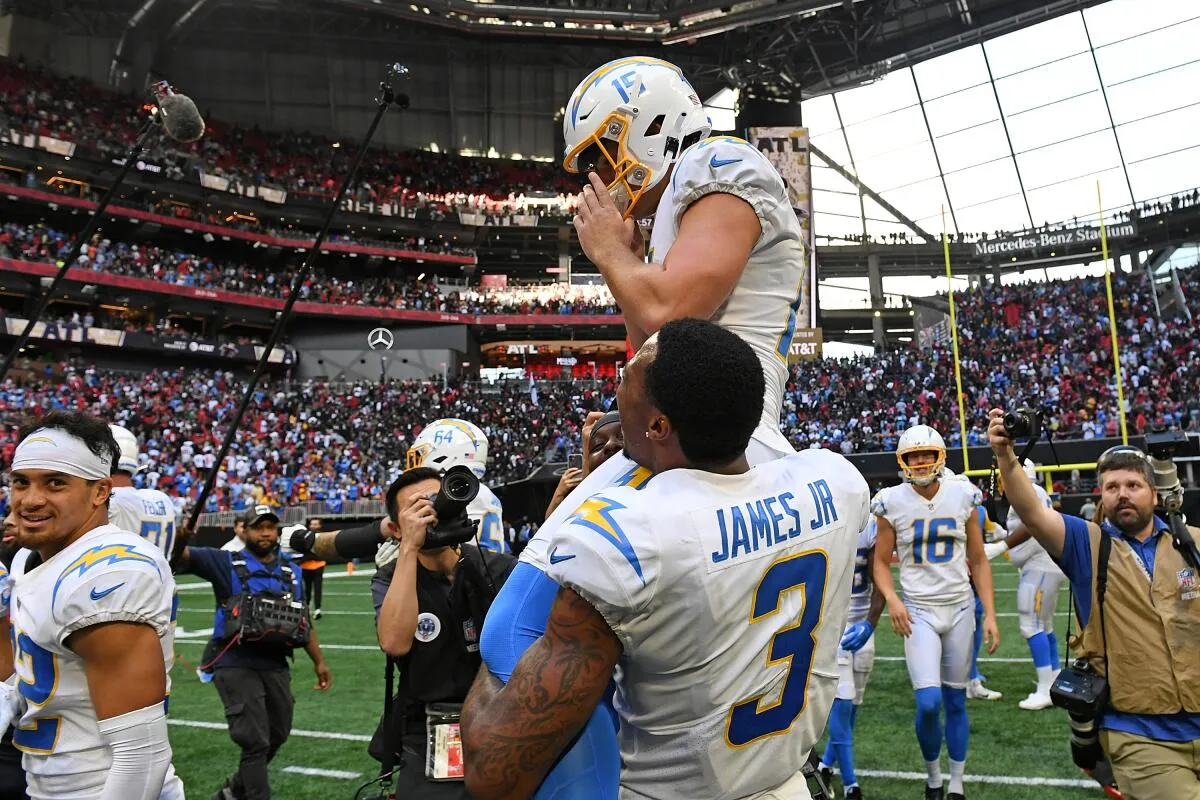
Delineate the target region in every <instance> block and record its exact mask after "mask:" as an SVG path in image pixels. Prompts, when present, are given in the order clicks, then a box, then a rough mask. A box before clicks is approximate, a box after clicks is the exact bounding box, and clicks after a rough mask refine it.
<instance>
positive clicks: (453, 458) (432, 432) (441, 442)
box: [404, 419, 488, 479]
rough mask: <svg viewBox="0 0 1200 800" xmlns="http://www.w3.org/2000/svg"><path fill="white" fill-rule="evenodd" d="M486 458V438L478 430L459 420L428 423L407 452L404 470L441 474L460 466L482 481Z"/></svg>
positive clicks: (474, 426)
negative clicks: (418, 468) (419, 468)
mask: <svg viewBox="0 0 1200 800" xmlns="http://www.w3.org/2000/svg"><path fill="white" fill-rule="evenodd" d="M487 456H488V442H487V437H486V436H485V435H484V433H483V431H482V430H480V428H479V426H477V425H472V424H471V423H470V422H467V421H466V420H462V419H439V420H437V421H436V422H431V423H429V425H427V426H426V427H425V430H423V431H421V435H420V436H418V437H417V440H416V441H415V442H413V445H412V447H410V448H408V455H407V456H405V464H404V468H405V469H415V468H416V467H432V468H433V469H436V470H437V471H438V472H445V471H446V470H448V469H450V468H451V467H453V466H457V465H459V464H463V465H465V466H468V467H470V468H471V471H472V472H474V473H475V477H477V478H481V479H482V478H483V473H484V470H485V469H487Z"/></svg>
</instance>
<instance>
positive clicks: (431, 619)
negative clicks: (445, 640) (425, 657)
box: [416, 611, 442, 642]
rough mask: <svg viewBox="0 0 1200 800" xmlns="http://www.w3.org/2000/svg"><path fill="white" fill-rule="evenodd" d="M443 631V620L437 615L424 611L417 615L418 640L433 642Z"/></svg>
mask: <svg viewBox="0 0 1200 800" xmlns="http://www.w3.org/2000/svg"><path fill="white" fill-rule="evenodd" d="M441 632H442V621H441V620H440V619H438V618H437V616H436V615H434V614H430V613H429V612H428V611H423V612H421V613H420V614H419V615H417V633H416V637H417V641H418V642H432V641H433V640H434V639H436V638H437V637H438V634H439V633H441Z"/></svg>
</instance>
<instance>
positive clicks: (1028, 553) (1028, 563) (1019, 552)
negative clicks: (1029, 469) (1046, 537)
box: [1006, 483, 1062, 574]
mask: <svg viewBox="0 0 1200 800" xmlns="http://www.w3.org/2000/svg"><path fill="white" fill-rule="evenodd" d="M1033 490H1034V492H1036V493H1037V496H1038V500H1041V501H1042V505H1044V506H1045V507H1046V508H1054V501H1052V500H1051V499H1050V495H1049V494H1047V492H1046V490H1045V489H1043V488H1042V487H1041V486H1038V485H1037V484H1036V483H1035V484H1034V485H1033ZM1006 523H1007V527H1008V529H1009V531H1015V530H1016V529H1017V526H1018V525H1021V524H1022V522H1021V518H1020V517H1018V516H1017V512H1016V511H1015V510H1013V509H1012V508H1009V509H1008V519H1007V520H1006ZM1008 557H1009V558H1011V559H1012V563H1013V566H1015V567H1017V568H1018V569H1024V568H1025V567H1029V568H1030V569H1038V570H1042V571H1044V572H1058V573H1060V574H1061V572H1062V570H1060V569H1059V568H1058V565H1057V564H1055V563H1054V559H1052V558H1050V554H1049V553H1047V552H1046V548H1044V547H1042V546H1041V544H1039V543H1038V540H1037V539H1034V538H1033V537H1032V536H1031V537H1030V538H1029V539H1027V540H1026V541H1024V542H1021V543H1020V544H1019V545H1017V546H1016V547H1013V548H1010V549H1009V551H1008Z"/></svg>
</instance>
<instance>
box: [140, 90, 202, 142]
mask: <svg viewBox="0 0 1200 800" xmlns="http://www.w3.org/2000/svg"><path fill="white" fill-rule="evenodd" d="M150 92H151V94H153V95H154V100H155V102H157V103H158V111H159V116H160V117H161V119H162V126H163V131H165V132H166V134H167V136H170V137H171V138H172V139H174V140H175V141H177V142H181V143H183V144H189V143H191V142H195V141H198V140H199V139H200V137H202V136H204V118H203V117H201V116H200V110H199V109H198V108H196V104H195V103H194V102H193V101H192V98H190V97H188V96H187V95H186V94H179V93H178V92H176V91H175V89H174V87H172V86H171V84H169V83H167V82H166V81H159V82H158V83H156V84H154V85H153V86H152V87H150Z"/></svg>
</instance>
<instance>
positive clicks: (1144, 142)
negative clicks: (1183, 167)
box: [1117, 105, 1200, 181]
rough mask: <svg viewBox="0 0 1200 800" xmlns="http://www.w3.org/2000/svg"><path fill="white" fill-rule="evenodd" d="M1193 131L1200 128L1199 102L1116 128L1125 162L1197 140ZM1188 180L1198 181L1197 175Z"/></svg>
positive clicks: (1185, 146) (1189, 145) (1169, 151)
mask: <svg viewBox="0 0 1200 800" xmlns="http://www.w3.org/2000/svg"><path fill="white" fill-rule="evenodd" d="M1197 131H1200V105H1193V106H1189V107H1187V108H1181V109H1178V110H1176V111H1172V112H1170V113H1169V114H1160V115H1159V116H1156V117H1154V118H1153V119H1147V120H1140V121H1138V122H1130V123H1126V124H1125V125H1121V126H1119V127H1118V128H1117V135H1118V136H1120V137H1121V150H1122V151H1123V152H1124V154H1125V162H1126V163H1132V162H1134V161H1141V160H1142V159H1146V158H1151V157H1153V156H1159V155H1162V154H1163V153H1171V152H1174V151H1175V150H1182V149H1184V148H1187V147H1191V146H1192V145H1195V144H1197V143H1200V139H1198V138H1197V133H1196V132H1197ZM1192 180H1193V181H1200V175H1193V176H1192Z"/></svg>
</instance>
